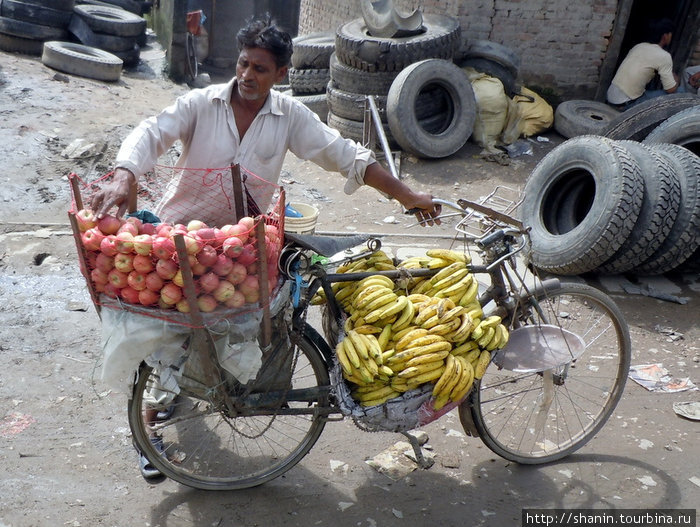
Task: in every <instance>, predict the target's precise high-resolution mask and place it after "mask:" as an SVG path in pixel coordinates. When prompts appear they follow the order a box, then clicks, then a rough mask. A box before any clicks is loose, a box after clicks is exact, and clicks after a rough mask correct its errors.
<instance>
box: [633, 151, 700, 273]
mask: <svg viewBox="0 0 700 527" xmlns="http://www.w3.org/2000/svg"><path fill="white" fill-rule="evenodd" d="M649 147H650V148H651V149H653V150H654V151H655V152H657V153H659V154H661V155H663V156H665V157H666V159H667V160H668V161H669V162H670V163H671V164H673V165H674V168H675V171H676V174H677V175H678V179H679V181H680V188H681V190H680V206H679V208H678V215H677V216H676V221H675V222H674V223H673V227H672V228H671V230H670V232H669V233H668V235H667V236H666V239H664V241H663V243H662V244H661V245H660V246H659V248H658V249H657V250H656V251H654V253H653V254H652V255H651V256H650V257H649V258H648V259H647V260H645V261H644V262H643V263H642V264H641V265H638V266H637V267H635V268H634V269H633V272H634V273H636V274H640V275H657V274H663V273H667V272H669V271H672V270H674V269H675V268H677V267H678V266H679V265H681V264H683V262H685V261H686V260H687V259H688V258H690V256H691V255H692V254H693V253H694V252H695V250H696V249H697V248H698V247H700V158H699V157H698V156H696V155H695V154H693V153H692V152H691V151H690V150H687V149H685V148H683V147H682V146H679V145H672V144H651V145H649Z"/></svg>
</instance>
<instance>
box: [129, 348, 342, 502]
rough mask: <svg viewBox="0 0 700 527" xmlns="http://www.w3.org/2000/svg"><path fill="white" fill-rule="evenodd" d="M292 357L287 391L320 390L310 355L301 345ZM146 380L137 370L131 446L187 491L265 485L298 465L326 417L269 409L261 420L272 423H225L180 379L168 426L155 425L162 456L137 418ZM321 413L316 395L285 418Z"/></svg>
mask: <svg viewBox="0 0 700 527" xmlns="http://www.w3.org/2000/svg"><path fill="white" fill-rule="evenodd" d="M297 355H298V356H297V358H296V361H295V363H294V373H293V376H292V389H300V388H313V387H319V386H321V387H324V386H325V387H327V386H328V385H329V380H328V374H327V370H326V367H325V364H324V362H323V359H322V358H321V357H320V355H319V354H318V351H317V350H316V348H315V347H313V345H312V344H310V343H309V342H308V341H306V340H302V341H301V342H300V344H299V346H298V347H297ZM153 378H154V373H153V370H152V369H151V368H148V367H144V368H142V370H141V378H140V379H139V381H138V384H137V386H136V388H135V391H134V397H133V399H132V401H131V402H130V406H129V421H130V425H131V429H132V433H133V437H134V442H135V443H136V446H137V447H138V448H139V449H140V450H141V451H142V452H143V453H144V454H145V455H146V457H148V458H149V459H150V460H151V462H152V463H153V465H154V466H156V467H157V468H158V469H159V470H160V471H161V472H162V473H163V474H164V475H166V476H167V477H169V478H171V479H174V480H175V481H178V482H179V483H182V484H184V485H187V486H191V487H195V488H199V489H204V490H233V489H241V488H247V487H253V486H256V485H260V484H262V483H265V482H266V481H269V480H271V479H273V478H275V477H277V476H279V475H281V474H283V473H284V472H286V471H287V470H289V469H290V468H292V467H293V466H294V465H295V464H296V463H297V462H299V460H301V458H303V457H304V455H306V453H307V452H308V451H309V450H310V449H311V447H312V446H313V444H314V443H315V442H316V441H317V439H318V437H319V436H320V434H321V432H322V431H323V428H324V426H325V417H324V416H322V415H319V414H318V413H317V414H315V415H308V414H305V415H281V414H280V413H279V412H275V410H274V409H273V410H272V411H271V412H268V413H271V414H272V415H250V416H246V417H237V418H230V417H227V416H225V415H224V413H223V412H221V411H218V410H216V409H215V405H214V404H212V402H211V401H207V400H206V395H205V391H206V390H205V387H204V385H203V384H201V383H199V382H197V381H194V380H192V379H190V380H189V381H183V380H182V379H180V385H181V392H180V394H179V395H178V396H177V399H176V400H175V411H174V412H173V416H172V418H171V419H169V420H167V421H163V422H159V423H156V425H155V429H156V432H157V434H159V435H161V436H162V439H163V446H164V450H165V452H164V455H159V453H158V451H157V450H156V447H155V446H154V445H153V444H152V443H151V441H150V440H149V437H148V431H147V428H146V425H145V424H144V419H142V417H141V416H142V415H144V409H145V408H148V407H149V404H150V403H149V396H148V393H149V390H148V387H149V386H151V385H153ZM171 395H172V394H171ZM327 406H328V395H327V391H323V392H322V393H321V394H320V395H318V397H317V398H316V399H315V400H314V401H312V402H311V403H309V402H290V403H288V407H289V409H290V410H288V411H293V410H294V409H302V408H309V407H315V408H325V407H327ZM264 412H265V410H264V409H263V410H262V411H261V412H260V413H261V414H262V413H264Z"/></svg>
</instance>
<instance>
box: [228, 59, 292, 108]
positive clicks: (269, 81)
mask: <svg viewBox="0 0 700 527" xmlns="http://www.w3.org/2000/svg"><path fill="white" fill-rule="evenodd" d="M286 74H287V66H282V67H281V68H278V67H277V64H276V63H275V57H274V55H273V54H272V52H270V51H268V50H266V49H260V48H244V49H243V50H242V51H241V54H240V55H239V56H238V62H237V63H236V78H237V79H238V94H239V95H240V96H241V98H243V99H246V100H249V101H254V100H258V99H264V98H265V97H267V94H268V93H270V88H272V86H273V85H274V84H276V83H278V82H280V81H281V80H282V79H283V78H284V76H285V75H286Z"/></svg>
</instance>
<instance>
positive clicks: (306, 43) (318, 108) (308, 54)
mask: <svg viewBox="0 0 700 527" xmlns="http://www.w3.org/2000/svg"><path fill="white" fill-rule="evenodd" d="M334 49H335V33H334V32H320V33H311V34H309V35H300V36H298V37H296V38H295V39H294V53H293V54H292V67H291V68H289V87H290V91H289V94H290V95H292V96H294V97H295V98H297V99H299V100H300V101H301V102H303V103H304V104H305V105H306V106H308V107H309V108H310V109H312V110H313V111H314V112H315V113H316V115H318V117H319V119H321V121H323V122H324V123H325V122H326V119H327V117H328V102H327V99H326V87H327V86H328V81H329V80H330V61H331V55H332V54H333V51H334Z"/></svg>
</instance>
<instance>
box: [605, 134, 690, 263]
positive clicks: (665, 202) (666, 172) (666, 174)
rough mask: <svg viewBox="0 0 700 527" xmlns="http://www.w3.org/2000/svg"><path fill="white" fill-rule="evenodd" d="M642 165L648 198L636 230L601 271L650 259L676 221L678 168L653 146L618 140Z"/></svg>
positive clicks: (616, 145)
mask: <svg viewBox="0 0 700 527" xmlns="http://www.w3.org/2000/svg"><path fill="white" fill-rule="evenodd" d="M613 146H614V147H616V148H624V149H626V150H627V152H628V155H631V156H632V157H633V158H634V159H635V160H636V161H637V163H638V164H639V166H640V168H641V170H642V177H643V178H644V199H643V200H642V207H641V209H640V212H639V218H637V222H636V223H635V224H634V228H633V229H632V232H631V233H630V235H629V236H628V238H627V240H625V243H623V244H622V247H620V248H619V249H618V250H617V252H616V253H615V254H614V255H613V256H612V258H611V259H610V260H609V261H607V262H605V263H604V264H603V265H601V266H600V267H599V268H598V269H597V271H598V272H600V273H607V274H618V273H624V272H626V271H629V270H631V269H633V268H635V267H637V266H638V265H641V264H642V262H644V261H646V260H647V259H648V258H649V257H650V256H651V255H652V254H654V252H655V251H656V250H657V249H658V248H659V247H660V246H661V244H662V243H663V241H664V240H665V239H666V237H667V236H668V234H669V232H671V228H672V227H673V224H674V223H675V221H676V216H677V215H678V208H679V206H680V199H681V184H680V180H679V178H678V175H677V174H676V170H675V167H674V166H673V165H672V164H671V163H670V162H669V161H668V160H667V159H666V158H665V157H664V156H663V155H660V154H659V153H658V152H655V151H654V150H653V149H652V148H650V147H648V146H646V145H644V144H642V143H638V142H636V141H614V142H613Z"/></svg>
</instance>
